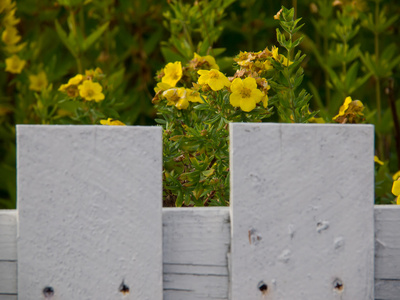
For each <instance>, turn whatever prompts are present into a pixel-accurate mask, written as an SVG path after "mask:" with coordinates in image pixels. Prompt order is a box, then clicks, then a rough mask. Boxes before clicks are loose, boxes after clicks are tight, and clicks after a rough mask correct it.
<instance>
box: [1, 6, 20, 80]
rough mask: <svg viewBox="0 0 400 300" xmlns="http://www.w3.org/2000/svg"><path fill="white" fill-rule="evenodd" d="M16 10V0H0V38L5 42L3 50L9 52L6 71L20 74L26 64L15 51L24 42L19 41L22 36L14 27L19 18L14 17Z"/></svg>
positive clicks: (18, 49) (18, 50) (17, 50)
mask: <svg viewBox="0 0 400 300" xmlns="http://www.w3.org/2000/svg"><path fill="white" fill-rule="evenodd" d="M16 11H17V8H16V2H12V1H11V0H3V1H0V15H1V16H2V20H1V23H2V27H3V28H4V30H3V32H2V34H1V40H2V42H3V43H4V44H5V46H4V50H5V52H7V53H8V54H9V57H8V58H6V60H5V62H6V71H7V72H10V73H13V74H20V73H21V72H22V69H23V68H24V67H25V65H26V61H25V60H23V59H21V58H20V57H19V56H18V55H17V53H18V52H20V51H21V50H22V49H23V48H24V47H25V45H26V43H20V41H21V39H22V38H21V36H20V35H19V32H18V29H17V28H16V25H17V24H18V23H19V22H20V19H18V18H16V17H15V13H16Z"/></svg>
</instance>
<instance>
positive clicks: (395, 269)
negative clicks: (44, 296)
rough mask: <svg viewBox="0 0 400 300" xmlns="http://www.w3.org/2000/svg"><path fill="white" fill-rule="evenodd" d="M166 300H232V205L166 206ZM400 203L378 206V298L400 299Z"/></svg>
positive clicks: (4, 287)
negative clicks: (230, 285)
mask: <svg viewBox="0 0 400 300" xmlns="http://www.w3.org/2000/svg"><path fill="white" fill-rule="evenodd" d="M162 219H163V222H162V223H163V269H164V275H163V277H164V300H200V299H201V300H206V299H218V300H222V299H224V300H226V299H228V290H229V288H228V285H229V272H228V254H229V249H230V229H231V228H230V227H231V225H230V218H229V208H227V207H223V208H163V212H162ZM399 228H400V207H399V206H386V205H385V206H383V205H382V206H375V299H376V300H398V299H400V230H399ZM16 233H17V213H16V211H14V210H10V211H7V210H3V211H0V299H1V300H16V299H17V245H16V243H17V241H16V240H17V236H16Z"/></svg>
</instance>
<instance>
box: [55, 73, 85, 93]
mask: <svg viewBox="0 0 400 300" xmlns="http://www.w3.org/2000/svg"><path fill="white" fill-rule="evenodd" d="M82 80H83V75H81V74H78V75H75V76H74V77H72V78H70V79H69V80H68V83H67V84H62V85H61V86H60V88H59V89H58V90H59V91H60V92H64V93H67V95H68V96H69V97H72V98H75V97H78V96H79V90H78V85H79V84H80V83H81V82H82Z"/></svg>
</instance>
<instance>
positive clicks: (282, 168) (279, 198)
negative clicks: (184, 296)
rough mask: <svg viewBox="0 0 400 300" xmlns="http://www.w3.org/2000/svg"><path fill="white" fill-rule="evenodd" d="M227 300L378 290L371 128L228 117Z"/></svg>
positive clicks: (344, 299) (361, 295)
mask: <svg viewBox="0 0 400 300" xmlns="http://www.w3.org/2000/svg"><path fill="white" fill-rule="evenodd" d="M230 143H231V144H230V153H231V161H230V169H231V201H230V203H231V207H230V208H231V226H232V244H231V299H232V300H243V299H248V300H252V299H280V300H293V299H307V300H321V299H341V300H368V299H371V300H372V299H374V221H373V220H374V216H373V208H374V206H373V204H374V162H373V158H374V153H373V149H374V128H373V126H370V125H359V126H357V125H356V126H341V125H332V124H331V125H320V124H317V125H313V124H273V123H265V124H239V123H237V124H230Z"/></svg>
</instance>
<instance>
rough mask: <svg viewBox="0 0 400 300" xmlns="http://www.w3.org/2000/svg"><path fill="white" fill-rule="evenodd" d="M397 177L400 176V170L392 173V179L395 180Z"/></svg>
mask: <svg viewBox="0 0 400 300" xmlns="http://www.w3.org/2000/svg"><path fill="white" fill-rule="evenodd" d="M399 177H400V171H397V172H396V173H394V175H393V177H392V178H393V180H397V179H399Z"/></svg>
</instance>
